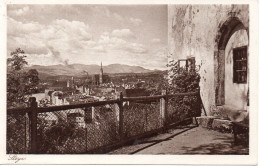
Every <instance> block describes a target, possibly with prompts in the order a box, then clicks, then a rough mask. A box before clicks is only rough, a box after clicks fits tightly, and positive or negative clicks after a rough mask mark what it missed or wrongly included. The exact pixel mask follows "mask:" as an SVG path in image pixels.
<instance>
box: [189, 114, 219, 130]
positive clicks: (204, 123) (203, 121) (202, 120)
mask: <svg viewBox="0 0 260 166" xmlns="http://www.w3.org/2000/svg"><path fill="white" fill-rule="evenodd" d="M214 119H215V117H213V116H201V117H195V118H193V123H194V124H196V125H199V126H201V127H204V128H209V129H210V128H212V123H213V120H214Z"/></svg>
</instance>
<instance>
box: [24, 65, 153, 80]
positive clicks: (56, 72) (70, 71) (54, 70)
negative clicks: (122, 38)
mask: <svg viewBox="0 0 260 166" xmlns="http://www.w3.org/2000/svg"><path fill="white" fill-rule="evenodd" d="M26 69H27V70H29V69H36V70H37V71H38V72H39V75H40V78H41V77H45V78H46V77H49V76H61V75H63V76H77V77H81V76H85V75H86V74H87V73H88V74H89V75H92V74H99V71H100V66H99V65H83V64H70V65H51V66H40V65H33V66H30V67H27V68H26ZM103 71H104V73H108V74H114V73H149V72H154V71H158V70H149V69H145V68H143V67H140V66H129V65H122V64H111V65H107V66H103Z"/></svg>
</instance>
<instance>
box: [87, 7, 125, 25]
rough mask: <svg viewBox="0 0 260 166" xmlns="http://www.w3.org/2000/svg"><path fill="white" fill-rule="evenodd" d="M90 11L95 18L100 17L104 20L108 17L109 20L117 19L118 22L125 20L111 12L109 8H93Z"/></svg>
mask: <svg viewBox="0 0 260 166" xmlns="http://www.w3.org/2000/svg"><path fill="white" fill-rule="evenodd" d="M90 10H91V11H92V12H93V13H94V16H99V17H102V18H104V17H106V18H109V19H115V20H117V21H122V20H123V17H122V16H121V15H119V14H118V13H114V12H111V11H110V10H109V8H108V7H107V6H102V5H98V6H91V7H90ZM106 18H105V19H106Z"/></svg>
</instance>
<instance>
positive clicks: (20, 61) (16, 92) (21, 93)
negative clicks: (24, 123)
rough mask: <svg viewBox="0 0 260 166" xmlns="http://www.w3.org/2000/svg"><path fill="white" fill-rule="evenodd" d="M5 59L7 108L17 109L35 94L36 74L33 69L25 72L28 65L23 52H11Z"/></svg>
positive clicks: (37, 82) (19, 50)
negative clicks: (9, 56)
mask: <svg viewBox="0 0 260 166" xmlns="http://www.w3.org/2000/svg"><path fill="white" fill-rule="evenodd" d="M10 55H11V58H8V59H7V106H8V107H17V106H18V105H21V104H24V103H25V101H26V100H27V98H28V96H29V95H31V94H32V93H34V92H36V90H37V85H38V84H39V77H38V72H37V70H35V69H30V70H29V71H25V70H24V67H25V65H27V64H28V62H27V61H26V60H25V57H26V56H25V55H24V51H23V50H21V49H20V48H18V49H16V50H15V51H14V52H11V54H10Z"/></svg>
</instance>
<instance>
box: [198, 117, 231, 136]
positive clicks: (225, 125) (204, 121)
mask: <svg viewBox="0 0 260 166" xmlns="http://www.w3.org/2000/svg"><path fill="white" fill-rule="evenodd" d="M193 124H196V125H198V126H200V127H203V128H208V129H212V130H217V131H220V132H225V133H231V132H233V131H232V128H233V124H232V122H231V121H230V120H224V119H220V118H218V117H215V116H201V117H195V118H193Z"/></svg>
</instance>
